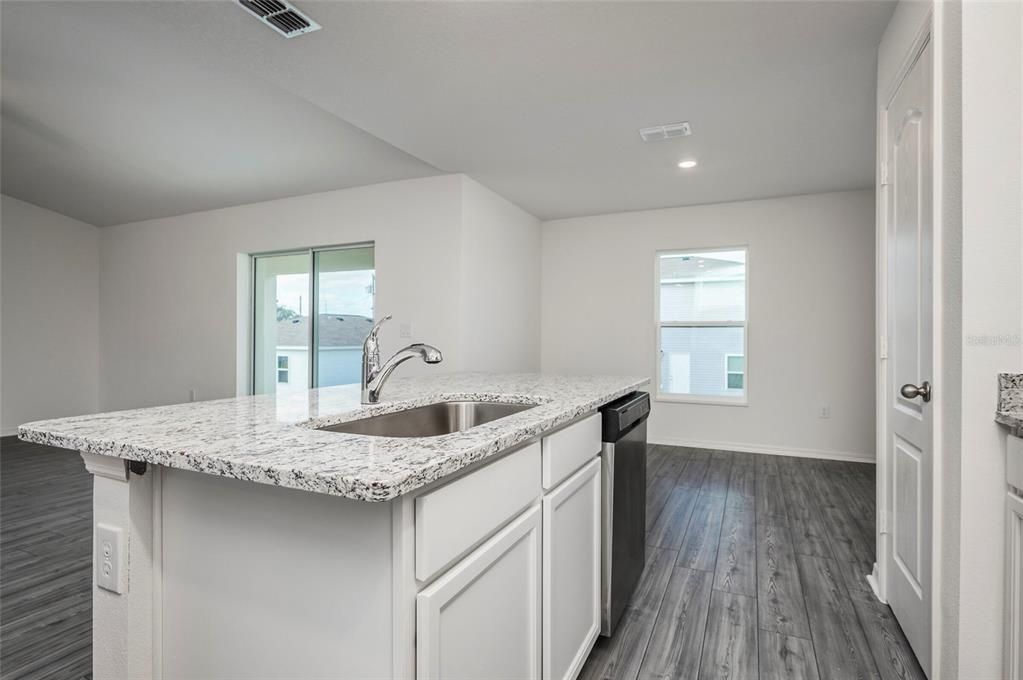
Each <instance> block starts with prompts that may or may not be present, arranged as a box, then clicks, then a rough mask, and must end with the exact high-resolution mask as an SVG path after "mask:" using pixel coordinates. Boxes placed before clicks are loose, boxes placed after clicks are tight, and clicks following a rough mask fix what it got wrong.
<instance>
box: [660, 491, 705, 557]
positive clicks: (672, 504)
mask: <svg viewBox="0 0 1023 680" xmlns="http://www.w3.org/2000/svg"><path fill="white" fill-rule="evenodd" d="M699 495H700V493H699V491H697V490H696V489H690V488H688V487H684V486H676V487H675V488H673V489H672V490H671V493H670V494H668V501H667V502H666V503H665V504H664V508H663V509H662V510H661V514H660V515H659V516H658V517H657V520H656V521H655V522H654V524H653V526H652V527H651V528H650V531H648V532H647V545H651V546H654V547H656V548H665V549H668V550H674V551H678V549H679V547H680V546H681V545H682V539H683V538H684V537H685V534H686V529H688V528H689V518H690V517H691V516H692V514H693V508H694V507H695V506H696V499H697V498H698V497H699Z"/></svg>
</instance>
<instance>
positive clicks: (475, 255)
mask: <svg viewBox="0 0 1023 680" xmlns="http://www.w3.org/2000/svg"><path fill="white" fill-rule="evenodd" d="M539 310H540V221H539V220H538V219H536V218H535V217H533V216H532V215H530V214H529V213H527V212H525V211H524V210H522V209H521V208H519V207H518V206H516V205H515V204H513V203H511V202H509V201H507V200H505V199H504V198H502V197H501V196H498V195H497V194H495V193H494V192H493V191H491V190H490V189H487V188H486V187H484V186H482V185H481V184H479V183H477V182H476V181H475V180H472V179H470V178H468V177H464V176H463V178H462V287H461V322H462V328H461V347H462V352H463V367H464V368H466V369H469V370H482V371H493V372H499V373H504V372H510V371H521V370H523V368H530V367H531V368H532V369H538V368H539V367H540V311H539Z"/></svg>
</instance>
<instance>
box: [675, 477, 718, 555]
mask: <svg viewBox="0 0 1023 680" xmlns="http://www.w3.org/2000/svg"><path fill="white" fill-rule="evenodd" d="M724 513H725V499H724V497H723V496H717V495H705V494H704V493H703V492H702V491H701V492H700V495H699V496H698V497H697V499H696V505H695V506H694V507H693V514H692V516H691V517H690V519H689V526H688V527H687V529H686V533H685V536H684V537H683V539H682V544H681V545H680V546H679V553H678V561H677V564H678V566H680V567H685V568H687V569H700V570H702V571H714V566H715V564H716V563H717V556H718V544H719V543H720V542H721V521H722V519H723V516H724Z"/></svg>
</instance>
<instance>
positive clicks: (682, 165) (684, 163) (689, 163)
mask: <svg viewBox="0 0 1023 680" xmlns="http://www.w3.org/2000/svg"><path fill="white" fill-rule="evenodd" d="M678 167H680V168H682V169H683V170H688V169H689V168H695V167H696V161H694V160H692V159H690V160H685V161H679V164H678Z"/></svg>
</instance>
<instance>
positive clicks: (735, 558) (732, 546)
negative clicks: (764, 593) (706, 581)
mask: <svg viewBox="0 0 1023 680" xmlns="http://www.w3.org/2000/svg"><path fill="white" fill-rule="evenodd" d="M714 588H715V589H717V590H723V591H725V592H726V593H735V594H736V595H746V596H748V597H756V596H757V550H756V514H755V513H753V512H751V511H748V510H743V509H741V508H736V507H728V505H727V504H726V506H725V514H724V520H723V521H722V524H721V541H720V542H719V543H718V554H717V564H716V565H715V569H714Z"/></svg>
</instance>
